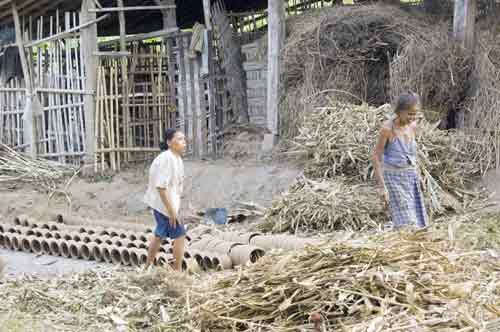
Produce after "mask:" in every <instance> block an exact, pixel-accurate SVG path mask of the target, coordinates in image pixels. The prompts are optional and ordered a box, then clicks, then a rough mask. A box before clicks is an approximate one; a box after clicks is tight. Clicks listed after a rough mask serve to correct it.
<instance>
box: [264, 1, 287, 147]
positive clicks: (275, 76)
mask: <svg viewBox="0 0 500 332" xmlns="http://www.w3.org/2000/svg"><path fill="white" fill-rule="evenodd" d="M284 9H285V7H284V1H283V0H272V1H269V3H268V10H267V12H268V15H269V17H268V19H269V21H268V48H267V49H268V52H267V57H268V62H267V66H268V75H267V128H268V130H269V131H270V132H271V134H272V135H273V136H274V139H273V141H275V140H276V138H277V136H278V104H279V81H280V67H281V61H280V51H281V45H282V43H283V31H284ZM274 143H275V142H273V145H274Z"/></svg>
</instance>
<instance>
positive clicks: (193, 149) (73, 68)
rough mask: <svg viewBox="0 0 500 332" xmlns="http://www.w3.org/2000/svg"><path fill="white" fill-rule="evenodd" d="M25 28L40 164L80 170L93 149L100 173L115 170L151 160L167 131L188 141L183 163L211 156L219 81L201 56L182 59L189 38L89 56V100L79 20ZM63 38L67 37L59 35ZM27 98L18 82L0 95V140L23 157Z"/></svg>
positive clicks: (52, 19)
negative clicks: (92, 86)
mask: <svg viewBox="0 0 500 332" xmlns="http://www.w3.org/2000/svg"><path fill="white" fill-rule="evenodd" d="M23 23H24V24H23V27H24V30H25V31H24V43H25V44H28V45H30V47H25V51H26V55H27V59H28V62H29V72H30V75H31V77H30V78H29V79H30V80H31V82H32V84H31V85H32V87H33V88H32V91H31V93H32V94H33V96H34V97H33V98H31V100H32V101H33V102H32V109H33V112H34V116H33V119H34V121H33V122H34V127H35V133H36V134H35V146H36V151H35V152H36V156H37V157H44V158H48V159H51V160H56V161H59V162H61V163H71V164H80V163H81V162H82V161H83V159H84V156H85V154H86V152H87V150H88V147H89V146H90V145H92V146H93V148H94V150H95V151H96V153H95V158H94V162H95V166H96V167H95V169H96V170H105V169H107V168H108V167H109V168H111V169H113V170H120V169H121V168H122V167H123V166H124V165H125V164H127V163H131V162H136V161H141V160H145V159H150V158H152V157H154V155H156V154H157V153H158V151H159V149H158V147H159V144H160V142H161V141H163V133H164V130H165V128H167V127H176V128H178V129H180V130H182V131H183V132H184V133H185V134H186V138H187V143H188V155H190V156H193V157H196V158H201V157H206V156H216V155H217V153H218V147H220V146H222V143H221V142H218V141H217V140H218V139H217V137H220V134H218V133H220V131H221V128H222V126H223V124H224V121H223V119H221V118H220V116H219V117H218V118H217V116H216V111H215V110H216V103H217V100H218V99H217V98H215V97H214V94H213V93H210V84H211V83H210V82H211V78H212V77H213V75H215V74H214V73H212V75H209V73H208V72H207V70H208V68H207V67H205V68H204V69H205V70H202V69H203V68H202V61H201V56H200V55H198V56H195V57H190V56H188V51H189V44H190V41H191V33H169V34H165V35H164V36H163V37H161V38H156V39H155V40H154V41H151V40H148V41H147V42H146V41H140V40H135V41H130V42H127V44H126V52H118V51H117V50H119V49H120V45H119V44H120V41H119V40H118V41H117V42H116V44H113V43H107V44H106V45H105V46H103V47H100V49H99V52H98V53H97V54H95V56H96V58H97V59H98V68H97V88H96V91H87V90H88V89H87V88H86V86H85V77H86V76H87V74H88V73H87V72H86V68H84V67H85V66H84V63H85V62H84V61H83V59H82V58H83V56H82V53H83V52H82V49H81V47H80V45H82V40H81V36H80V31H79V29H78V25H79V15H78V14H77V13H76V12H71V13H69V12H68V13H54V14H53V15H52V16H46V17H40V18H38V19H35V20H33V21H31V20H28V19H23ZM75 27H76V28H75ZM68 30H70V31H73V32H72V33H68V34H64V35H60V33H61V32H65V31H68ZM58 34H59V35H58ZM56 35H57V36H56ZM82 35H83V34H82ZM51 36H52V37H54V36H56V37H54V39H50V37H51ZM47 38H48V40H47V41H45V42H43V43H33V41H40V40H46V39H47ZM211 58H212V59H213V58H214V57H213V55H212V56H211ZM212 68H215V66H213V65H212ZM212 84H213V85H214V87H215V83H212ZM214 90H215V89H214ZM88 94H92V95H94V96H95V107H96V109H95V113H94V117H93V118H92V119H86V118H85V106H84V96H85V95H88ZM27 95H28V91H27V89H26V88H25V84H24V82H23V78H21V79H19V80H14V81H11V82H9V84H8V85H6V86H0V139H1V141H2V142H3V143H7V144H8V145H9V146H12V147H15V148H17V149H20V150H24V151H25V152H27V148H26V146H27V144H29V142H27V141H26V138H25V135H24V134H25V133H24V130H23V128H24V124H23V120H22V117H23V115H24V111H25V105H26V103H27ZM35 96H36V97H35ZM89 121H93V122H94V128H95V130H94V134H95V135H93V137H94V141H92V142H87V141H86V134H85V131H86V125H87V124H88V123H89Z"/></svg>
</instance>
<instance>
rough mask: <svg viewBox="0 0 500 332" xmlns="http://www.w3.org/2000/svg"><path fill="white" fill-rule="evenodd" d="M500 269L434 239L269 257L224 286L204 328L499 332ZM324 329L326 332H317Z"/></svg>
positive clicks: (404, 237)
mask: <svg viewBox="0 0 500 332" xmlns="http://www.w3.org/2000/svg"><path fill="white" fill-rule="evenodd" d="M499 280H500V265H499V263H498V259H495V258H494V257H492V256H490V255H488V254H487V253H482V252H464V253H457V252H452V251H450V250H449V243H448V241H443V240H440V241H437V240H436V239H431V238H430V235H428V234H425V233H414V234H409V233H408V234H393V235H390V236H388V237H387V238H386V239H384V241H381V242H379V243H377V244H375V245H372V246H368V245H366V244H365V245H363V246H348V245H342V244H336V245H330V246H327V247H323V248H314V247H310V248H308V249H306V250H304V251H298V252H292V253H288V254H287V255H285V256H273V255H270V256H268V257H266V258H264V259H262V260H261V261H259V262H258V263H257V264H254V265H252V266H250V267H248V268H247V269H245V270H241V271H240V272H239V273H233V274H231V275H229V276H227V277H225V278H223V279H222V280H221V281H219V282H218V283H217V285H216V286H215V289H214V290H213V291H211V292H210V295H207V297H206V299H205V303H204V304H203V305H202V306H201V310H200V313H199V314H197V315H198V319H199V320H200V324H201V330H202V331H260V332H266V331H269V332H270V331H273V332H285V331H287V332H291V331H313V330H316V329H314V323H313V322H311V320H310V319H311V318H313V319H315V320H317V321H319V322H318V323H319V324H318V325H319V327H322V329H321V331H346V332H375V331H377V332H379V331H393V332H394V331H408V332H417V331H418V332H421V331H443V332H444V331H450V332H451V331H496V330H498V329H499V328H500V283H499ZM317 331H320V329H319V328H318V329H317Z"/></svg>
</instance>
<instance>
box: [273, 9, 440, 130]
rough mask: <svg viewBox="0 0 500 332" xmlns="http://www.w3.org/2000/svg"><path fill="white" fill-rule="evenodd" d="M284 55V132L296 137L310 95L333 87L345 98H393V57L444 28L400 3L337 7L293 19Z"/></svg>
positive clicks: (372, 101) (377, 100) (372, 100)
mask: <svg viewBox="0 0 500 332" xmlns="http://www.w3.org/2000/svg"><path fill="white" fill-rule="evenodd" d="M287 27H288V29H289V31H288V35H289V37H288V38H287V40H286V43H285V46H284V49H283V52H282V58H283V71H282V79H281V82H282V89H283V90H282V95H283V96H284V99H283V100H282V101H281V106H280V116H281V127H280V128H281V129H280V130H282V136H285V137H289V138H290V137H293V136H294V135H295V133H296V129H297V125H298V124H299V123H300V119H301V115H302V114H303V113H304V112H307V111H308V110H309V109H310V108H309V104H308V102H306V101H305V100H304V99H305V98H306V97H307V96H310V95H312V94H314V93H318V92H321V91H325V90H327V91H329V93H331V94H334V95H335V96H336V98H343V100H344V101H348V102H357V103H359V102H360V101H364V102H368V103H370V104H383V103H386V102H387V101H388V100H389V99H390V91H389V87H390V77H389V62H390V59H391V58H392V57H393V56H394V55H395V54H396V53H397V52H398V50H400V49H401V48H402V47H403V46H405V45H406V44H407V43H408V42H409V41H411V40H417V41H422V42H423V41H427V40H428V39H429V38H431V36H432V33H433V32H435V31H436V30H442V29H443V28H442V27H439V26H436V24H432V23H431V22H429V17H426V16H424V15H418V14H415V13H413V14H411V13H408V12H406V11H404V10H402V9H400V8H398V7H397V6H384V5H368V6H356V7H350V6H346V7H334V8H329V9H321V10H318V11H315V12H311V13H306V14H304V15H301V16H298V17H295V18H292V19H290V20H289V22H287Z"/></svg>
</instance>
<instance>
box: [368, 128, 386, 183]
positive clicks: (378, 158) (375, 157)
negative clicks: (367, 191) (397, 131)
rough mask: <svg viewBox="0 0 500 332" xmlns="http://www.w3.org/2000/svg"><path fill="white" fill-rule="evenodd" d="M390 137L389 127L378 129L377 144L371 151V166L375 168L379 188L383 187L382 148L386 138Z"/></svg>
mask: <svg viewBox="0 0 500 332" xmlns="http://www.w3.org/2000/svg"><path fill="white" fill-rule="evenodd" d="M389 138H390V129H388V128H386V127H384V128H382V129H381V130H380V134H379V136H378V140H377V144H376V145H375V148H374V150H373V153H372V162H373V168H374V170H375V177H376V179H377V182H378V184H379V186H380V188H382V189H385V183H384V174H383V169H382V157H383V155H384V148H385V144H386V143H387V140H388V139H389Z"/></svg>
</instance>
